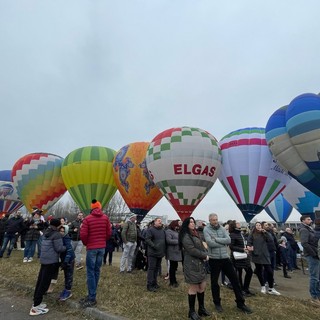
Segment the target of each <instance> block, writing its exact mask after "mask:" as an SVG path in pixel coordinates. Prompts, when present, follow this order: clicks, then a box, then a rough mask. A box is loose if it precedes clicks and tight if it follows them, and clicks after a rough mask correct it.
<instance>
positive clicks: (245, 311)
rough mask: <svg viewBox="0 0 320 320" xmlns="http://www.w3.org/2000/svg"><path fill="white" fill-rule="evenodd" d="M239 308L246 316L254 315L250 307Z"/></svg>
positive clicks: (240, 306) (241, 306) (243, 305)
mask: <svg viewBox="0 0 320 320" xmlns="http://www.w3.org/2000/svg"><path fill="white" fill-rule="evenodd" d="M237 308H238V309H239V310H241V311H242V312H244V313H246V314H251V313H252V310H251V309H250V308H249V307H247V306H246V305H245V304H242V305H238V306H237Z"/></svg>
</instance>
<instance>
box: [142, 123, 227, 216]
mask: <svg viewBox="0 0 320 320" xmlns="http://www.w3.org/2000/svg"><path fill="white" fill-rule="evenodd" d="M146 163H147V168H148V171H149V174H150V177H151V178H152V179H153V181H154V182H155V184H156V185H157V186H158V188H159V189H160V190H161V192H162V194H163V195H164V196H165V197H166V198H167V200H168V201H169V202H170V204H171V205H172V207H173V208H174V209H175V210H176V212H177V214H178V215H179V217H180V218H181V220H184V219H185V218H187V217H189V216H190V215H191V214H192V212H193V211H194V209H195V208H196V207H197V206H198V205H199V203H200V202H201V201H202V199H203V198H204V197H205V195H206V194H207V193H208V191H209V190H210V189H211V188H212V186H213V184H214V183H215V181H216V179H217V177H218V174H219V171H220V166H221V153H220V148H219V146H218V142H217V140H216V139H215V138H214V137H213V136H212V135H211V134H210V133H208V132H207V131H205V130H202V129H198V128H191V127H179V128H172V129H168V130H165V131H163V132H161V133H160V134H158V135H157V136H156V137H155V138H154V139H153V140H152V142H151V143H150V145H149V148H148V151H147V156H146Z"/></svg>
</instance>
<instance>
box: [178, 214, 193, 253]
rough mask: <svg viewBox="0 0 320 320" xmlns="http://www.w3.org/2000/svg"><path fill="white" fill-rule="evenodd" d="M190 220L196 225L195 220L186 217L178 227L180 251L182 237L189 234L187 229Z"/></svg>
mask: <svg viewBox="0 0 320 320" xmlns="http://www.w3.org/2000/svg"><path fill="white" fill-rule="evenodd" d="M190 220H193V222H194V223H196V220H194V218H193V217H188V218H186V219H184V221H183V222H182V225H181V227H180V232H179V248H180V250H182V240H183V238H184V236H185V235H186V234H187V233H189V234H190V229H189V224H190Z"/></svg>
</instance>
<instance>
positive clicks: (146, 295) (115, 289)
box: [0, 250, 320, 320]
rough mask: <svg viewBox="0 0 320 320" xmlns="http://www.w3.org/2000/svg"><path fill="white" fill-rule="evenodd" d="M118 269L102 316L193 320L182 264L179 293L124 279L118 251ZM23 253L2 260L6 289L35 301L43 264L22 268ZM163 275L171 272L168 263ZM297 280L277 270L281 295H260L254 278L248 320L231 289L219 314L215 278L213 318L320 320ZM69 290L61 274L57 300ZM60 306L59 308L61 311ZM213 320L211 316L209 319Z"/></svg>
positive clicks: (135, 277) (76, 289) (106, 286)
mask: <svg viewBox="0 0 320 320" xmlns="http://www.w3.org/2000/svg"><path fill="white" fill-rule="evenodd" d="M114 255H115V256H114V261H113V265H112V266H103V267H102V270H101V278H100V283H99V288H98V295H97V300H98V306H97V307H98V308H99V309H100V310H101V311H105V312H109V313H112V314H114V315H119V316H122V317H125V318H127V319H132V320H146V319H148V320H150V319H152V320H160V319H172V320H174V319H176V320H178V319H179V320H180V319H187V318H188V317H187V314H188V303H187V285H186V284H185V283H184V281H183V274H182V268H181V265H179V270H178V281H179V283H180V286H179V287H178V288H171V287H169V286H168V282H167V281H166V280H164V278H163V277H161V278H160V279H159V284H160V286H161V288H160V289H159V291H158V292H156V293H154V292H148V291H147V290H146V272H145V271H142V270H135V271H134V272H133V273H132V274H123V275H120V274H119V260H120V257H121V252H115V254H114ZM22 258H23V252H22V251H18V250H15V251H13V252H12V256H11V257H10V258H9V259H6V258H2V259H0V272H1V277H2V279H5V280H6V281H4V282H5V283H6V285H11V286H12V287H15V288H19V287H20V285H19V284H22V285H23V286H26V287H29V288H30V290H29V291H28V292H27V294H28V295H29V296H30V301H31V300H32V293H33V292H32V289H31V288H33V287H34V285H35V282H36V278H37V274H38V270H39V262H38V260H37V259H35V260H34V261H33V262H31V263H22ZM163 273H166V267H165V265H164V264H163ZM291 275H292V279H284V278H283V277H282V272H281V271H277V272H276V275H275V281H276V283H277V287H276V288H277V290H278V291H279V292H281V293H282V295H281V296H270V295H263V294H261V293H259V286H258V282H257V280H256V277H255V276H254V277H253V281H252V289H253V291H255V292H257V294H256V295H255V296H254V297H250V298H248V299H247V301H246V303H247V305H248V306H250V307H251V308H252V310H253V311H254V313H253V314H251V315H245V314H243V313H241V312H240V311H238V310H237V308H236V304H235V302H234V295H233V292H232V291H231V290H230V289H227V288H225V287H223V288H222V289H221V297H222V305H223V308H224V312H223V313H222V314H218V315H217V314H216V313H215V312H214V306H213V303H212V299H211V290H210V283H209V282H210V281H209V280H210V277H209V276H208V286H207V289H206V297H205V300H206V307H207V309H208V310H209V311H212V317H211V319H216V320H220V319H239V320H241V319H249V318H250V319H252V320H253V319H255V320H262V319H264V320H272V319H276V320H279V319H280V320H281V319H288V320H289V319H290V320H295V319H299V320H304V319H306V320H307V319H310V320H311V319H312V320H316V319H319V314H320V308H317V307H314V306H313V305H311V304H310V302H309V294H308V281H309V280H308V275H304V274H303V273H302V271H299V270H298V271H296V272H295V273H294V274H291ZM62 288H63V273H62V272H60V274H59V279H58V284H57V286H56V288H55V290H54V293H52V294H51V295H53V296H54V297H55V296H57V295H58V293H59V292H60V291H61V290H62ZM72 292H73V296H72V298H71V299H70V300H74V301H77V300H79V299H80V298H82V297H84V296H85V295H86V293H87V291H86V273H85V268H84V269H82V270H75V275H74V285H73V290H72ZM60 304H63V303H61V302H57V303H56V306H55V307H57V308H58V307H59V305H60ZM206 319H210V317H208V318H206Z"/></svg>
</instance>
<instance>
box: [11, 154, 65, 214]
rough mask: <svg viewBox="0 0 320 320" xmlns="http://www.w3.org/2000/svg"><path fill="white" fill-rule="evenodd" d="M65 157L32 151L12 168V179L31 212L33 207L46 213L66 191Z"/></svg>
mask: <svg viewBox="0 0 320 320" xmlns="http://www.w3.org/2000/svg"><path fill="white" fill-rule="evenodd" d="M62 161H63V158H61V157H59V156H57V155H55V154H51V153H31V154H27V155H25V156H23V157H22V158H20V159H19V160H18V161H17V162H16V163H15V164H14V166H13V168H12V180H13V184H14V186H15V188H16V189H17V192H18V195H19V197H20V199H21V201H22V202H23V204H24V205H25V207H26V208H27V210H28V211H29V212H31V211H32V208H33V207H37V208H39V209H41V210H42V211H43V212H44V213H46V212H47V211H48V210H49V209H50V208H51V207H52V206H53V205H54V204H55V203H56V202H57V201H58V200H59V199H60V198H61V197H62V196H63V194H64V193H65V192H66V187H65V185H64V183H63V181H62V176H61V165H62Z"/></svg>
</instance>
